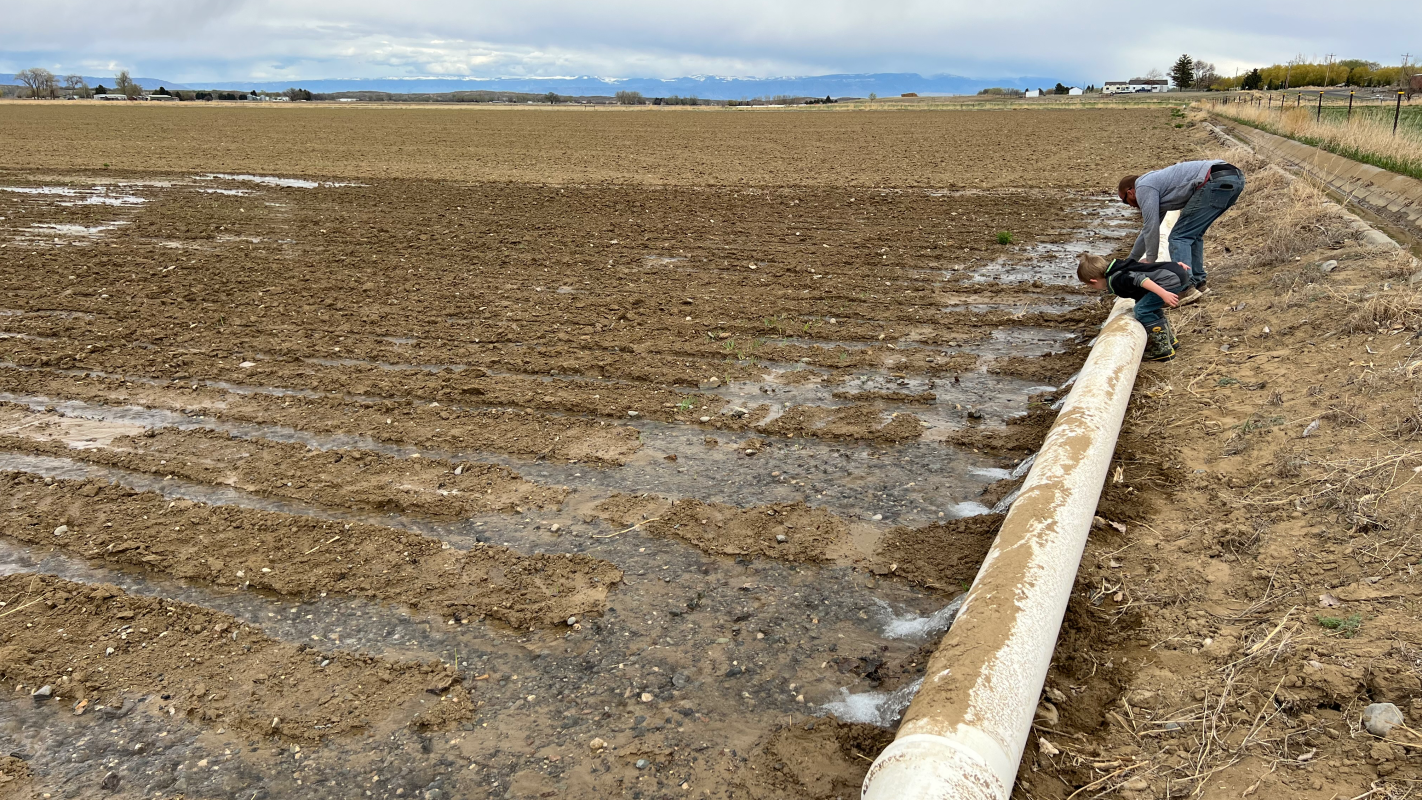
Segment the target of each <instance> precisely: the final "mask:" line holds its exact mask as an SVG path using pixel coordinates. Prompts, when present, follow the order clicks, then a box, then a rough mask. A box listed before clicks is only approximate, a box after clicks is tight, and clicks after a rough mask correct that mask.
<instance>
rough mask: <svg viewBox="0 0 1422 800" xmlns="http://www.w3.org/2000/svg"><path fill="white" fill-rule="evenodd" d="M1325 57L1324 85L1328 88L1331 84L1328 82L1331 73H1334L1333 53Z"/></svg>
mask: <svg viewBox="0 0 1422 800" xmlns="http://www.w3.org/2000/svg"><path fill="white" fill-rule="evenodd" d="M1323 58H1324V59H1325V60H1324V62H1323V64H1324V66H1323V86H1324V88H1327V87H1328V86H1329V85H1330V84H1329V83H1328V78H1329V76H1330V75H1332V74H1333V54H1332V53H1329V54H1328V55H1326V56H1324V57H1323Z"/></svg>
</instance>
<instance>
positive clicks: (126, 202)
mask: <svg viewBox="0 0 1422 800" xmlns="http://www.w3.org/2000/svg"><path fill="white" fill-rule="evenodd" d="M0 191H5V192H13V193H15V194H28V195H36V196H55V197H74V198H81V199H77V200H60V201H58V205H61V206H93V205H100V206H141V205H143V204H144V203H147V202H148V199H147V198H145V197H139V196H137V195H132V194H109V188H108V187H107V186H102V185H101V186H95V187H93V188H92V189H80V188H76V187H73V186H37V187H27V186H0Z"/></svg>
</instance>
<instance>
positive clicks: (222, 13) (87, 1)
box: [0, 0, 1422, 86]
mask: <svg viewBox="0 0 1422 800" xmlns="http://www.w3.org/2000/svg"><path fill="white" fill-rule="evenodd" d="M55 5H56V6H57V8H54V9H52V11H53V12H54V13H50V14H45V15H19V14H17V15H12V17H11V18H10V19H9V20H7V26H8V28H7V30H6V38H5V43H4V45H3V49H0V70H3V71H4V72H5V73H6V74H11V75H12V74H14V73H15V72H17V71H19V70H22V69H27V68H31V67H42V68H45V69H48V70H50V71H51V72H54V73H56V74H60V75H63V74H81V75H89V76H95V75H112V74H116V73H117V72H118V71H119V70H127V71H128V72H129V73H130V74H132V75H139V76H157V77H158V79H161V80H165V81H170V82H173V83H176V84H179V85H213V86H216V85H219V84H229V85H230V84H244V83H260V84H271V83H284V84H286V85H289V86H295V85H297V84H299V83H303V82H304V83H311V82H320V81H337V80H347V81H402V82H407V81H439V80H444V81H463V82H498V81H538V82H542V81H559V80H564V81H566V80H593V79H596V80H600V81H603V82H607V83H614V82H626V81H663V82H674V81H686V80H695V79H705V78H714V79H723V80H724V79H733V80H741V81H773V80H789V79H808V78H822V77H826V76H854V75H858V76H864V75H883V74H913V75H918V76H920V77H923V78H925V79H937V78H944V77H949V78H954V79H961V80H964V81H971V82H976V83H979V84H991V83H993V82H1007V83H1005V85H1009V86H1010V85H1014V84H1013V83H1011V81H1015V80H1018V79H1022V80H1028V81H1033V82H1035V81H1041V80H1045V79H1046V78H1045V77H1043V76H1056V77H1054V78H1053V80H1054V81H1061V82H1062V83H1064V84H1069V85H1070V84H1075V85H1083V86H1084V85H1087V84H1091V83H1095V84H1098V85H1099V84H1100V83H1102V82H1104V81H1106V80H1124V79H1129V78H1131V77H1139V76H1144V75H1146V74H1148V73H1149V72H1150V71H1151V70H1159V71H1161V72H1165V71H1167V70H1168V69H1169V68H1170V65H1171V63H1173V62H1174V60H1175V59H1176V58H1178V57H1179V56H1180V55H1181V53H1188V54H1189V55H1191V56H1192V57H1193V58H1195V59H1197V60H1200V61H1205V62H1209V63H1211V64H1213V65H1214V66H1215V68H1216V70H1217V71H1218V73H1219V74H1220V75H1223V76H1229V75H1233V74H1234V73H1235V72H1236V71H1238V70H1245V69H1248V68H1252V67H1256V66H1258V67H1263V66H1267V65H1269V64H1273V63H1284V62H1285V61H1287V60H1289V59H1292V58H1296V57H1298V56H1300V55H1302V56H1303V57H1304V59H1305V60H1316V61H1322V60H1324V59H1325V58H1326V57H1328V56H1330V55H1336V56H1340V57H1341V56H1357V57H1359V58H1362V59H1364V60H1368V61H1377V62H1379V63H1382V64H1395V63H1398V61H1399V60H1400V58H1401V57H1402V55H1403V54H1404V53H1410V52H1411V50H1419V49H1422V46H1419V43H1417V42H1414V41H1411V40H1410V39H1409V33H1410V31H1408V30H1406V26H1381V27H1379V26H1377V25H1375V24H1373V23H1372V22H1371V21H1370V20H1371V19H1376V18H1378V17H1379V16H1381V17H1383V18H1386V17H1387V16H1388V15H1389V14H1390V13H1391V12H1394V11H1395V12H1396V13H1397V14H1398V15H1399V16H1400V18H1404V19H1405V18H1407V12H1408V10H1409V9H1411V4H1404V3H1403V2H1400V0H1383V2H1382V3H1381V5H1380V7H1378V8H1375V9H1373V11H1374V12H1375V13H1374V14H1371V15H1370V16H1369V19H1368V20H1362V19H1359V20H1353V19H1346V18H1345V19H1341V20H1340V19H1338V18H1336V15H1334V14H1333V13H1332V7H1331V6H1328V5H1325V4H1323V3H1318V2H1312V3H1304V4H1301V5H1298V4H1296V5H1295V6H1293V7H1290V9H1289V13H1288V14H1287V15H1280V14H1277V13H1273V12H1272V11H1271V10H1269V9H1267V8H1266V9H1257V8H1254V7H1240V6H1239V5H1238V4H1234V3H1225V2H1220V0H1207V1H1206V3H1205V5H1203V6H1200V7H1196V8H1194V9H1192V14H1191V15H1190V16H1189V17H1183V18H1182V17H1181V15H1179V14H1178V13H1176V12H1175V11H1173V10H1171V9H1166V8H1157V7H1145V8H1143V7H1140V6H1138V5H1137V4H1131V3H1128V2H1126V1H1125V0H1093V2H1090V3H1086V4H1078V5H1076V6H1073V7H1072V8H1071V9H1063V8H1061V7H1060V6H1059V5H1058V4H1055V3H1050V2H1044V1H1043V0H1024V2H1022V3H1018V4H1014V5H1013V6H1011V7H1003V6H990V7H985V6H983V5H981V4H975V3H970V2H966V0H949V2H944V3H937V4H933V5H925V4H922V3H919V2H916V1H915V0H890V2H888V3H884V2H879V3H874V4H869V3H862V2H853V0H837V1H832V2H830V3H814V4H811V3H809V2H807V0H784V1H783V2H781V3H778V4H774V5H769V4H762V3H754V2H749V0H719V1H718V2H716V3H710V2H701V1H699V0H693V2H689V3H684V4H680V5H677V6H664V5H663V4H658V3H654V2H650V1H649V0H612V1H611V2H603V3H597V4H582V3H570V2H567V0H536V1H535V2H532V3H524V4H518V5H514V4H499V3H492V4H489V3H486V4H480V5H479V6H477V7H471V8H463V7H451V6H449V5H448V4H446V3H443V2H439V1H438V0H407V2H406V3H404V4H401V5H400V6H399V7H398V8H391V7H388V6H386V5H385V4H381V3H374V2H370V1H369V0H352V1H351V2H347V3H342V4H340V5H339V6H336V5H332V4H330V3H329V2H328V0H290V2H286V3H282V4H279V5H278V4H273V3H271V2H270V1H269V0H210V1H209V2H202V3H195V4H194V3H181V2H177V0H153V2H146V3H143V4H141V5H140V6H139V7H137V8H129V9H126V10H125V12H124V13H122V14H115V13H113V12H112V9H111V7H110V6H109V5H108V4H101V3H99V2H96V0H58V2H57V3H56V4H55ZM56 17H58V18H64V19H79V20H93V19H102V20H103V24H102V25H74V26H55V25H53V24H52V20H53V19H55V18H56ZM1217 19H1228V20H1229V21H1230V22H1229V24H1228V25H1227V26H1223V27H1222V26H1221V25H1219V24H1217V23H1216V22H1215V20H1217ZM1414 36H1415V35H1414ZM1409 47H1410V50H1409ZM332 76H339V77H332ZM1016 85H1020V83H1019V84H1016Z"/></svg>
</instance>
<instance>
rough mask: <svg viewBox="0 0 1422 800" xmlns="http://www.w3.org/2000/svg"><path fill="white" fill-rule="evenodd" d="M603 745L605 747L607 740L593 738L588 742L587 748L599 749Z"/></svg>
mask: <svg viewBox="0 0 1422 800" xmlns="http://www.w3.org/2000/svg"><path fill="white" fill-rule="evenodd" d="M604 747H607V742H605V741H603V740H602V739H593V740H592V741H591V742H588V748H589V749H591V750H601V749H603V748H604Z"/></svg>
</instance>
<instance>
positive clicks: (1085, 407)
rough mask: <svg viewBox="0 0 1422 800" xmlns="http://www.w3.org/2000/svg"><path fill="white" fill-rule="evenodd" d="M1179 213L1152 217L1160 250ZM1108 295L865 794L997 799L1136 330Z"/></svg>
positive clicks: (1126, 303) (1010, 775)
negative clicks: (1088, 344)
mask: <svg viewBox="0 0 1422 800" xmlns="http://www.w3.org/2000/svg"><path fill="white" fill-rule="evenodd" d="M1178 217H1179V214H1178V213H1172V214H1170V215H1168V216H1167V217H1166V220H1165V222H1164V223H1163V224H1162V225H1161V237H1160V238H1161V256H1160V258H1161V260H1164V259H1166V258H1169V257H1170V256H1169V252H1170V251H1169V246H1168V244H1167V242H1166V240H1167V239H1168V237H1169V234H1170V228H1171V227H1173V225H1174V223H1175V220H1176V219H1177V218H1178ZM1134 306H1135V304H1134V303H1133V302H1132V301H1130V300H1126V299H1120V300H1117V301H1116V304H1115V306H1114V307H1113V308H1112V309H1111V315H1110V316H1109V317H1107V319H1106V324H1105V325H1103V326H1102V329H1101V335H1100V336H1098V337H1097V338H1096V344H1095V345H1094V346H1093V347H1092V349H1091V355H1090V356H1088V357H1087V359H1086V364H1085V365H1084V366H1083V367H1082V369H1081V373H1080V376H1079V377H1078V378H1077V380H1076V383H1075V385H1073V386H1072V390H1071V394H1069V395H1068V396H1067V398H1066V402H1065V403H1064V404H1063V406H1062V410H1061V413H1060V414H1059V415H1058V416H1057V420H1056V422H1055V423H1053V425H1052V429H1051V431H1049V432H1048V433H1047V438H1046V440H1045V441H1044V442H1043V443H1042V449H1041V450H1040V451H1038V453H1037V456H1036V460H1035V462H1034V463H1033V464H1032V469H1031V471H1030V472H1028V473H1027V479H1026V481H1025V482H1023V484H1022V489H1021V493H1020V494H1019V495H1018V498H1017V501H1016V502H1014V503H1013V504H1012V508H1011V509H1010V510H1009V511H1008V512H1007V518H1006V519H1004V520H1003V523H1002V529H1001V531H999V532H998V535H997V540H996V541H994V542H993V546H992V549H991V550H989V551H988V554H987V558H986V559H985V560H984V561H983V565H982V568H981V569H979V570H978V575H977V578H976V579H974V580H973V585H972V588H970V589H969V590H968V595H967V598H966V599H965V600H964V602H963V605H962V608H961V610H960V611H959V612H958V617H957V619H956V620H955V621H954V623H953V627H952V628H951V629H949V631H948V634H947V635H946V636H944V638H943V641H942V643H941V644H939V646H938V650H937V652H935V653H934V654H933V657H932V658H931V659H929V662H928V672H927V677H925V679H924V681H923V686H922V687H921V688H920V689H919V691H918V694H917V696H915V697H914V700H913V703H911V704H910V705H909V707H908V710H907V711H906V712H905V713H904V719H903V722H902V723H901V724H900V726H899V732H898V736H897V738H895V739H894V742H893V743H892V744H890V745H889V746H888V747H887V748H886V749H885V750H884V752H882V753H880V754H879V757H878V758H877V759H875V761H874V764H873V765H872V766H871V767H870V768H869V774H868V775H866V776H865V778H864V790H863V798H864V800H1007V798H1008V797H1010V795H1011V794H1012V784H1013V782H1014V781H1015V779H1016V777H1017V767H1018V764H1019V763H1020V762H1021V760H1022V751H1023V749H1024V748H1025V747H1026V745H1027V737H1028V735H1029V734H1030V733H1031V730H1032V719H1033V716H1034V715H1035V713H1036V710H1037V701H1038V699H1039V698H1040V696H1041V694H1042V685H1043V683H1044V682H1045V681H1046V678H1047V669H1048V668H1049V667H1050V666H1051V663H1052V653H1053V651H1054V650H1055V649H1056V640H1057V634H1058V632H1059V631H1060V630H1061V624H1062V617H1063V616H1064V615H1065V614H1066V607H1067V601H1068V600H1069V599H1070V598H1071V590H1072V586H1073V585H1074V584H1075V581H1076V572H1077V568H1078V567H1079V565H1080V564H1081V555H1082V553H1083V552H1084V551H1085V549H1086V539H1087V535H1088V533H1089V532H1090V530H1091V522H1092V517H1093V516H1095V513H1096V504H1097V502H1098V501H1099V500H1100V498H1101V488H1102V487H1103V486H1104V485H1105V483H1106V473H1107V470H1108V468H1109V467H1110V465H1111V455H1112V453H1114V452H1115V449H1116V438H1117V436H1118V435H1119V434H1120V431H1121V421H1122V420H1123V419H1124V418H1125V415H1126V406H1127V405H1128V404H1129V402H1130V399H1131V388H1132V386H1134V385H1135V380H1136V372H1137V371H1138V370H1139V368H1140V361H1141V354H1142V352H1143V351H1144V350H1145V344H1146V334H1145V329H1144V328H1142V327H1141V325H1140V324H1139V323H1138V322H1136V320H1135V318H1134V317H1133V315H1132V314H1131V312H1132V310H1133V309H1134Z"/></svg>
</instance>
